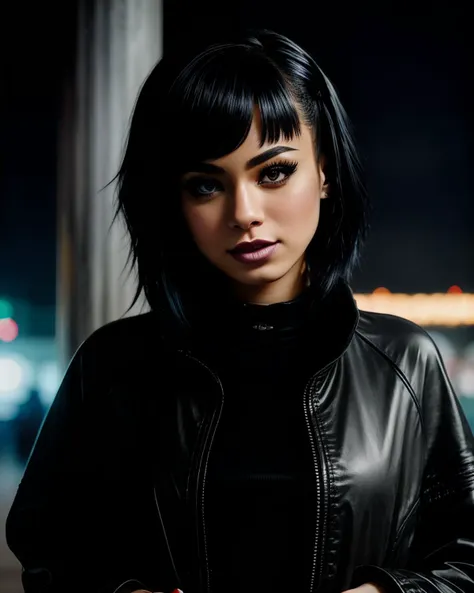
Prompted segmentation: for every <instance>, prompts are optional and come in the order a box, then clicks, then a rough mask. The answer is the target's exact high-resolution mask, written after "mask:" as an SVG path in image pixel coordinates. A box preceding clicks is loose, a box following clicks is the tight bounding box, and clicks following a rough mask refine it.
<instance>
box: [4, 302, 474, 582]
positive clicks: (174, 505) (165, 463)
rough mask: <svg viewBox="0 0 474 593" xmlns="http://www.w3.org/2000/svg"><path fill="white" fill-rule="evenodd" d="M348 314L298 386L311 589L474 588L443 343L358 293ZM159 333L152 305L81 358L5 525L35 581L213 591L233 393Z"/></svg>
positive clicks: (470, 502) (459, 443)
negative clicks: (208, 499)
mask: <svg viewBox="0 0 474 593" xmlns="http://www.w3.org/2000/svg"><path fill="white" fill-rule="evenodd" d="M343 310H344V314H343V315H341V309H340V307H336V310H335V311H332V313H331V311H330V312H328V314H327V315H325V316H324V319H325V320H326V321H327V325H326V329H331V336H332V340H331V341H330V344H331V345H332V346H331V347H330V346H328V349H327V360H325V362H324V364H323V365H322V366H321V365H320V366H319V367H318V368H315V372H314V375H313V376H312V378H311V379H310V380H309V382H308V384H307V386H306V389H305V390H304V392H303V393H301V405H302V410H303V411H304V414H305V418H306V425H307V431H308V439H309V442H310V444H311V449H312V452H313V459H314V479H315V480H316V483H317V488H318V492H319V496H318V500H317V521H316V524H315V525H314V534H315V539H314V562H313V566H312V567H311V583H312V586H311V591H313V592H315V591H321V592H323V591H324V592H326V591H328V592H331V593H332V592H333V591H334V592H337V593H339V592H340V591H343V590H345V589H347V588H349V587H355V586H357V585H359V584H362V583H364V582H374V583H376V584H378V585H380V586H381V587H383V588H385V590H386V591H387V592H389V593H390V592H393V593H396V592H400V591H403V592H405V593H413V592H415V591H420V592H421V591H423V592H430V593H431V592H433V593H435V592H436V593H440V592H445V593H448V592H453V593H460V592H462V593H471V592H474V455H473V438H472V433H471V431H470V429H469V427H468V426H467V423H466V421H465V418H464V416H463V414H462V412H461V410H460V407H459V404H458V401H457V398H456V395H455V394H454V393H453V390H452V388H451V385H450V383H449V380H448V378H447V376H446V371H445V369H444V366H443V363H442V361H441V359H440V356H439V353H438V351H437V349H436V347H435V345H434V344H433V342H432V340H431V339H430V337H429V336H428V335H427V334H426V333H425V332H424V331H423V330H422V329H420V328H419V327H417V326H415V325H413V324H412V323H410V322H408V321H405V320H403V319H399V318H396V317H392V316H388V315H377V314H372V313H364V312H361V313H359V312H358V311H357V309H356V307H355V305H354V302H353V300H352V298H351V297H350V295H348V296H347V298H346V300H345V304H344V307H343ZM319 336H321V333H319ZM163 337H164V334H163V332H162V331H160V330H159V327H158V325H157V322H156V320H155V317H154V314H145V315H141V316H138V317H135V318H131V319H124V320H121V321H118V322H115V323H112V324H109V325H107V326H105V327H103V328H102V329H100V330H98V331H97V332H95V333H94V334H93V335H92V336H91V337H90V338H89V339H88V340H86V342H85V343H84V344H83V345H82V346H81V347H80V348H79V350H78V352H77V353H76V355H75V356H74V358H73V360H72V362H71V364H70V366H69V369H68V370H67V373H66V375H65V378H64V380H63V383H62V386H61V388H60V390H59V393H58V395H57V397H56V399H55V401H54V403H53V405H52V407H51V409H50V412H49V414H48V416H47V418H46V420H45V423H44V425H43V428H42V430H41V433H40V436H39V438H38V440H37V443H36V446H35V448H34V452H33V454H32V456H31V458H30V461H29V463H28V466H27V469H26V472H25V474H24V477H23V480H22V482H21V484H20V487H19V489H18V493H17V496H16V498H15V501H14V504H13V507H12V509H11V512H10V514H9V517H8V521H7V541H8V544H9V546H10V548H11V549H12V551H13V552H14V554H15V555H16V556H17V557H18V559H19V560H20V562H21V563H22V565H23V567H24V573H23V582H24V587H25V591H27V592H28V593H40V592H41V593H59V592H61V593H75V592H79V591H80V592H81V593H85V592H88V593H89V592H90V593H113V592H115V591H120V593H122V592H126V591H132V590H134V589H139V588H147V589H150V590H152V591H165V592H166V591H171V590H172V589H174V588H175V587H180V588H181V589H183V590H184V593H207V592H208V574H209V564H210V563H212V558H209V557H208V553H207V545H206V543H207V542H206V531H205V520H206V519H205V504H204V503H205V500H204V499H205V491H206V468H207V461H208V458H209V454H210V451H211V450H212V442H213V435H214V433H215V431H216V427H217V425H218V422H219V417H220V413H221V410H222V407H223V405H225V394H224V393H223V392H222V387H221V384H220V381H219V378H218V377H217V376H216V375H215V374H214V372H213V371H212V369H211V368H209V366H208V365H207V364H206V362H205V361H202V360H200V359H199V358H197V357H196V356H195V354H193V353H192V352H191V351H189V350H188V349H187V347H186V346H184V347H180V346H179V344H175V343H174V342H173V341H172V340H171V339H163ZM181 346H182V345H181ZM265 593H266V592H265ZM268 593H270V592H268ZM289 593H292V592H289ZM295 593H296V592H295ZM297 593H305V592H297ZM307 593H310V591H308V592H307Z"/></svg>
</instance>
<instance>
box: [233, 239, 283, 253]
mask: <svg viewBox="0 0 474 593" xmlns="http://www.w3.org/2000/svg"><path fill="white" fill-rule="evenodd" d="M276 243H277V241H264V240H263V239H255V241H243V242H242V243H239V244H238V245H236V246H235V247H234V249H231V250H230V253H235V254H239V253H252V252H254V251H258V250H260V249H264V248H265V247H270V246H271V245H275V244H276Z"/></svg>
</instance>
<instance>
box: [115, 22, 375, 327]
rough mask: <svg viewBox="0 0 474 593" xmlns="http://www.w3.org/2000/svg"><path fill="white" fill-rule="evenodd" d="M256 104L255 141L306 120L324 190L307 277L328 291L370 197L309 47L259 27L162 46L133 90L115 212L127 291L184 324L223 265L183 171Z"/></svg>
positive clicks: (349, 258) (348, 259) (248, 117)
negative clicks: (131, 286)
mask: <svg viewBox="0 0 474 593" xmlns="http://www.w3.org/2000/svg"><path fill="white" fill-rule="evenodd" d="M185 51H186V50H185ZM256 107H257V108H258V110H259V112H260V116H261V142H262V145H263V144H264V143H265V142H269V143H275V142H277V141H278V140H279V139H280V138H284V139H290V138H292V137H294V135H298V134H299V133H300V125H301V123H303V124H306V125H309V126H310V127H311V128H312V129H313V131H314V137H315V142H316V154H317V158H318V159H319V158H320V157H323V158H324V161H323V163H324V172H325V175H326V179H327V181H328V182H329V192H328V193H329V198H328V199H326V200H322V202H321V213H320V222H319V227H318V229H317V231H316V233H315V236H314V238H313V239H312V241H311V243H310V245H309V247H308V250H307V253H306V257H307V263H308V269H309V274H310V280H311V285H312V286H316V287H317V288H318V290H319V291H320V294H321V296H322V297H324V296H326V295H327V294H328V293H329V292H330V291H331V289H332V288H333V287H334V286H335V284H336V283H337V282H338V281H340V280H341V279H344V280H346V281H348V280H349V279H350V276H351V273H352V270H353V268H354V266H355V264H356V263H357V260H358V254H359V251H360V246H361V244H362V241H363V239H364V238H365V235H366V232H367V226H368V225H367V211H368V201H367V194H366V191H365V186H364V182H363V180H362V169H361V166H360V162H359V159H358V155H357V151H356V148H355V144H354V140H353V137H352V133H351V130H350V123H349V120H348V117H347V115H346V113H345V111H344V109H343V107H342V105H341V103H340V101H339V99H338V96H337V94H336V91H335V90H334V87H333V85H332V84H331V82H330V81H329V79H328V78H327V77H326V76H325V74H324V73H323V72H322V71H321V69H320V68H319V66H318V65H317V64H316V62H315V61H314V60H313V59H312V58H311V56H310V55H308V54H307V53H306V52H305V51H304V50H303V49H301V48H300V47H299V46H298V45H296V44H295V43H293V42H292V41H291V40H289V39H288V38H286V37H284V36H282V35H279V34H277V33H274V32H271V31H258V32H255V33H250V34H247V35H246V36H244V37H242V38H240V39H239V40H238V41H235V42H232V43H229V42H227V43H220V44H214V45H211V46H210V47H207V48H205V49H204V50H203V51H195V52H194V54H191V55H189V52H188V55H186V53H183V54H181V53H180V52H176V53H173V54H171V55H165V57H164V58H162V59H161V60H160V61H159V62H158V64H157V65H156V66H155V67H154V69H153V70H152V72H151V73H150V75H149V76H148V78H147V79H146V81H145V82H144V84H143V86H142V88H141V90H140V93H139V95H138V99H137V102H136V105H135V108H134V112H133V115H132V119H131V124H130V130H129V135H128V141H127V145H126V149H125V153H124V157H123V160H122V164H121V167H120V169H119V172H118V174H117V177H116V180H117V212H116V215H122V216H123V217H124V220H125V223H126V226H127V229H128V232H129V235H130V259H129V262H130V263H131V265H132V267H136V270H137V273H138V274H137V275H138V288H137V293H136V295H135V300H134V303H135V302H136V301H137V300H138V298H139V296H140V295H141V294H142V292H143V293H144V295H145V297H146V299H147V301H148V304H149V305H150V307H151V309H152V310H154V311H157V312H160V311H161V312H167V313H168V314H169V313H171V315H172V318H174V319H175V320H176V321H178V322H179V323H180V324H184V325H186V323H187V322H188V321H189V318H188V316H187V313H186V311H187V305H186V303H188V304H189V303H191V302H196V300H197V299H199V297H200V296H203V297H204V298H207V299H208V300H209V298H210V296H212V295H215V294H219V292H217V293H216V292H215V291H216V290H219V288H218V286H217V285H216V283H219V282H220V283H221V284H220V286H222V281H223V275H222V274H221V273H220V272H218V271H217V270H216V269H215V268H214V267H213V266H212V265H211V264H210V263H208V262H207V260H205V258H204V256H202V255H201V254H200V253H199V251H198V249H197V247H196V246H195V244H194V242H193V240H192V238H191V236H190V233H189V231H188V230H187V227H186V224H185V221H184V217H183V215H182V213H181V200H180V186H179V177H180V175H181V173H182V172H183V170H186V168H187V166H188V165H189V164H190V163H196V162H200V161H203V160H212V159H217V158H219V157H221V156H224V155H226V154H229V153H231V152H232V151H234V150H235V149H236V148H238V147H239V146H240V145H241V144H242V143H243V142H244V140H245V138H246V137H247V134H248V132H249V129H250V126H251V123H252V119H253V115H254V109H255V108H256ZM300 116H301V122H300ZM204 293H205V294H204Z"/></svg>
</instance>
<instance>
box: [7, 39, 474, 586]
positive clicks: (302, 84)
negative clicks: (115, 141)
mask: <svg viewBox="0 0 474 593" xmlns="http://www.w3.org/2000/svg"><path fill="white" fill-rule="evenodd" d="M118 184H119V185H118V188H119V192H118V211H119V213H121V214H122V215H123V216H124V217H125V221H126V223H127V225H128V229H129V232H130V237H131V253H132V257H133V261H134V263H136V265H137V269H138V279H139V291H138V294H139V293H140V292H141V291H143V292H144V294H145V295H146V297H147V299H148V302H149V304H150V306H151V310H152V312H151V313H147V314H143V315H140V316H137V317H135V318H129V319H123V320H120V321H117V322H115V323H112V324H109V325H107V326H105V327H103V328H101V329H100V330H98V331H97V332H95V333H94V334H93V335H92V336H91V337H90V338H89V339H88V340H86V341H85V343H84V344H83V345H82V346H81V347H80V348H79V350H78V352H77V353H76V355H75V356H74V359H73V360H72V362H71V364H70V366H69V369H68V371H67V373H66V375H65V378H64V381H63V383H62V386H61V388H60V390H59V393H58V395H57V397H56V399H55V401H54V404H53V405H52V408H51V410H50V412H49V414H48V416H47V419H46V421H45V423H44V425H43V427H42V430H41V434H40V436H39V439H38V440H37V443H36V446H35V449H34V452H33V454H32V456H31V458H30V461H29V463H28V466H27V469H26V472H25V475H24V478H23V480H22V482H21V484H20V487H19V490H18V493H17V496H16V498H15V501H14V504H13V507H12V509H11V512H10V515H9V518H8V525H7V532H8V542H9V545H10V547H11V549H12V550H13V552H14V553H15V554H16V556H17V557H18V559H19V560H20V562H21V563H22V565H23V567H24V576H23V580H24V587H25V591H27V592H28V593H29V592H33V593H39V592H40V591H41V592H46V591H47V592H49V593H52V592H54V593H56V592H59V591H61V593H65V592H68V593H71V592H75V591H77V592H79V591H81V592H84V591H87V592H91V593H113V592H115V593H119V592H120V593H125V592H127V593H128V592H129V591H137V590H149V591H166V592H167V591H171V590H173V589H174V588H176V587H180V588H181V589H182V590H184V591H185V593H193V592H209V591H213V592H217V591H224V590H225V591H227V592H229V591H231V592H234V591H238V592H245V593H249V592H253V591H259V592H260V593H262V592H268V593H270V592H271V593H279V592H282V591H285V592H290V591H291V592H293V591H294V592H308V593H310V592H314V591H329V592H332V591H334V592H337V593H339V592H340V591H344V590H348V589H353V588H357V589H358V591H359V592H360V593H370V592H377V591H385V592H387V593H391V592H393V593H396V592H399V591H405V592H406V593H408V592H410V593H411V592H412V591H424V592H427V593H428V592H430V593H431V592H435V591H436V592H439V591H444V592H448V591H449V592H456V593H459V592H462V593H468V592H471V591H474V514H473V509H474V458H473V439H472V434H471V432H470V431H469V428H468V426H467V423H466V421H465V419H464V417H463V414H462V412H461V410H460V407H459V405H458V402H457V399H456V396H455V394H454V393H453V390H452V388H451V385H450V383H449V380H448V378H447V376H446V372H445V370H444V366H443V363H442V361H441V359H440V356H439V353H438V351H437V349H436V347H435V345H434V344H433V342H432V341H431V339H430V338H429V337H428V335H427V334H426V333H425V332H424V331H423V330H422V329H420V328H419V327H417V326H415V325H413V324H412V323H409V322H408V321H405V320H403V319H399V318H395V317H392V316H388V315H375V314H371V313H364V312H359V311H358V310H357V307H356V305H355V303H354V300H353V298H352V294H351V290H350V288H349V286H348V281H349V278H350V273H351V270H352V268H353V266H354V264H355V262H356V259H357V253H358V251H359V247H360V243H361V241H362V239H363V237H364V235H365V230H366V211H367V203H366V198H365V191H364V186H363V183H362V181H361V173H360V167H359V163H358V160H357V156H356V152H355V148H354V143H353V139H352V136H351V133H350V131H349V125H348V121H347V118H346V115H345V113H344V110H343V108H342V107H341V105H340V103H339V100H338V98H337V95H336V93H335V91H334V88H333V87H332V85H331V83H330V82H329V80H328V79H327V78H326V76H325V75H324V74H323V73H322V72H321V70H320V69H319V67H318V66H317V65H316V63H315V62H314V61H313V60H312V59H311V58H310V57H309V56H308V55H307V54H306V53H305V52H304V51H303V50H302V49H301V48H299V47H298V46H297V45H295V44H294V43H292V42H291V41H290V40H288V39H286V38H284V37H282V36H279V35H277V34H275V33H271V32H261V33H258V34H256V35H252V36H249V37H248V38H246V39H244V40H242V41H240V42H239V43H227V44H222V45H218V46H211V47H209V48H207V49H205V50H204V51H203V52H201V53H197V54H195V55H194V56H188V57H180V58H178V57H177V56H172V57H170V56H168V57H167V58H165V59H163V60H162V61H161V62H160V63H159V64H158V65H157V66H156V68H155V69H154V71H153V72H152V73H151V75H150V76H149V78H148V79H147V81H146V83H145V84H144V86H143V88H142V90H141V92H140V95H139V98H138V102H137V105H136V108H135V111H134V115H133V119H132V123H131V128H130V135H129V140H128V144H127V148H126V152H125V155H124V160H123V163H122V166H121V169H120V172H119V175H118Z"/></svg>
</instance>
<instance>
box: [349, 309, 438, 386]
mask: <svg viewBox="0 0 474 593" xmlns="http://www.w3.org/2000/svg"><path fill="white" fill-rule="evenodd" d="M356 336H357V337H358V338H359V340H361V341H362V342H363V343H364V344H365V345H366V347H367V348H369V349H370V350H371V351H372V352H373V353H374V355H378V356H380V357H382V358H385V360H386V361H387V362H388V363H389V364H390V366H391V367H392V369H393V370H394V371H395V372H397V373H398V374H400V375H401V376H403V377H404V378H405V379H406V380H407V381H408V382H409V383H410V384H411V385H412V386H413V388H414V390H415V391H419V389H421V388H422V386H423V383H424V379H425V378H426V375H427V373H428V372H430V371H431V370H434V369H438V371H439V372H441V373H442V374H445V371H444V364H443V361H442V359H441V355H440V353H439V350H438V348H437V346H436V344H435V342H434V340H433V338H432V337H431V336H430V335H429V333H428V332H427V331H426V330H425V329H423V328H422V327H420V326H419V325H417V324H416V323H413V322H411V321H409V320H408V319H404V318H402V317H397V316H395V315H388V314H381V313H372V312H367V311H361V312H360V319H359V323H358V327H357V329H356Z"/></svg>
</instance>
